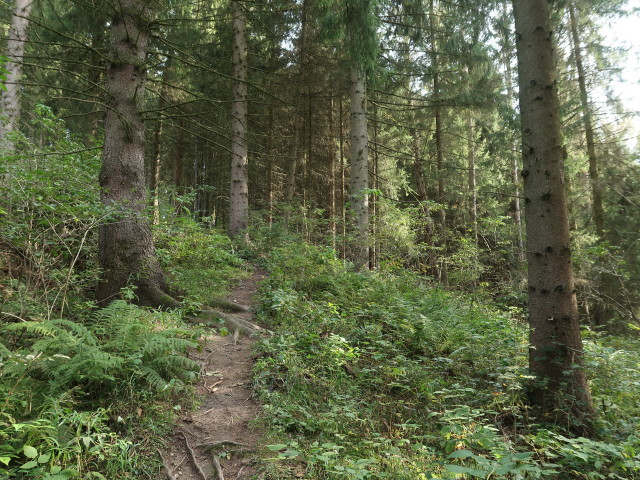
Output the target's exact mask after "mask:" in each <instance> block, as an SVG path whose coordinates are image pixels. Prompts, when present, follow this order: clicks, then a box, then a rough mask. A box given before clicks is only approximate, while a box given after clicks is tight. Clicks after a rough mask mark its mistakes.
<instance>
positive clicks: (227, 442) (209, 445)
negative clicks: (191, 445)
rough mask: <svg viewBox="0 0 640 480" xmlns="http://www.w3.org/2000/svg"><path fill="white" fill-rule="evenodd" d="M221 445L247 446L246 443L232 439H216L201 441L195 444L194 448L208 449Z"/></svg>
mask: <svg viewBox="0 0 640 480" xmlns="http://www.w3.org/2000/svg"><path fill="white" fill-rule="evenodd" d="M221 445H233V446H234V447H246V446H247V444H246V443H240V442H234V441H233V440H218V441H215V442H208V443H201V444H200V445H196V448H206V449H207V450H210V449H212V448H215V447H219V446H221Z"/></svg>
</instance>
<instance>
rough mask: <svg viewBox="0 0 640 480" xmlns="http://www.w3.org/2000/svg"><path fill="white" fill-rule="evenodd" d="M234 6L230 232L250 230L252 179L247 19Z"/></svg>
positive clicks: (237, 4) (240, 8) (238, 6)
mask: <svg viewBox="0 0 640 480" xmlns="http://www.w3.org/2000/svg"><path fill="white" fill-rule="evenodd" d="M231 5H232V9H233V55H232V69H233V87H232V90H233V92H232V96H233V99H232V105H231V112H232V113H231V135H232V137H231V192H230V195H229V201H230V209H229V234H230V235H232V236H238V235H245V236H246V234H247V226H248V222H249V179H248V151H249V145H248V142H247V120H248V112H247V19H246V13H245V11H244V6H243V5H242V4H241V3H240V2H239V1H237V0H234V1H232V2H231Z"/></svg>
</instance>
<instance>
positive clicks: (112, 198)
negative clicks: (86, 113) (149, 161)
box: [96, 0, 176, 307]
mask: <svg viewBox="0 0 640 480" xmlns="http://www.w3.org/2000/svg"><path fill="white" fill-rule="evenodd" d="M145 5H146V2H145V1H144V0H120V2H119V7H120V8H119V11H118V12H117V15H115V16H114V17H113V18H112V20H111V44H110V52H109V53H110V59H109V65H108V67H107V77H106V78H107V84H106V89H107V93H108V98H109V104H108V107H109V108H108V110H107V112H106V116H105V132H104V149H103V154H102V169H101V171H100V187H101V190H100V197H101V200H102V203H103V204H104V205H105V206H106V207H108V208H111V209H114V210H116V213H115V214H114V218H112V219H111V221H110V222H109V223H106V224H104V225H102V226H101V227H100V235H99V260H100V267H101V268H102V278H101V279H100V281H99V283H98V287H97V292H96V294H97V299H98V301H99V303H100V304H103V305H105V304H107V303H109V302H110V301H111V300H113V299H115V298H118V297H119V295H120V292H121V290H122V289H123V288H125V287H127V286H129V285H132V286H134V287H136V291H135V294H136V296H137V303H140V304H142V305H147V306H153V307H158V306H174V305H175V304H176V302H175V300H173V298H171V297H170V296H169V295H168V293H167V292H168V290H167V286H166V283H165V279H164V275H163V273H162V269H161V268H160V264H159V262H158V258H157V256H156V251H155V247H154V245H153V238H152V236H151V230H150V228H149V223H148V221H147V219H146V218H145V215H144V210H145V207H146V195H145V179H144V142H145V131H144V124H143V122H142V117H141V114H140V112H141V110H142V107H143V103H144V83H145V78H146V66H145V59H146V55H147V44H148V41H149V22H150V20H151V11H150V9H149V8H147V7H146V6H145Z"/></svg>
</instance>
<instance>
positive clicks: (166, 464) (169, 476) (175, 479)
mask: <svg viewBox="0 0 640 480" xmlns="http://www.w3.org/2000/svg"><path fill="white" fill-rule="evenodd" d="M158 455H160V458H161V459H162V466H164V469H165V470H166V471H167V477H168V479H169V480H178V479H177V478H176V477H175V476H174V475H173V473H171V468H170V467H169V462H167V459H166V458H164V456H163V455H162V452H161V451H160V450H158Z"/></svg>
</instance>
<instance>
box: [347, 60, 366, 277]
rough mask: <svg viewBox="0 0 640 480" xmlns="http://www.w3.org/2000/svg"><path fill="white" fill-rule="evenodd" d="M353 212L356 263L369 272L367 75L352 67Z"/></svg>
mask: <svg viewBox="0 0 640 480" xmlns="http://www.w3.org/2000/svg"><path fill="white" fill-rule="evenodd" d="M350 155H351V210H352V213H353V223H354V225H353V226H354V237H355V242H354V245H353V262H354V264H355V265H356V267H357V268H358V269H362V270H366V269H368V268H369V194H368V192H367V189H368V188H369V155H368V136H367V108H366V90H365V75H364V72H363V71H362V68H360V67H358V66H355V65H354V66H352V67H351V151H350Z"/></svg>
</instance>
